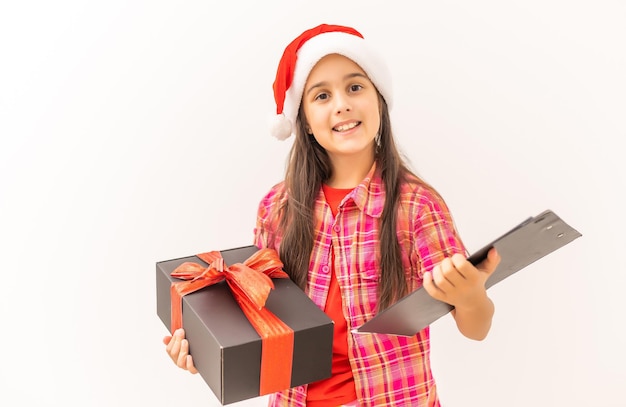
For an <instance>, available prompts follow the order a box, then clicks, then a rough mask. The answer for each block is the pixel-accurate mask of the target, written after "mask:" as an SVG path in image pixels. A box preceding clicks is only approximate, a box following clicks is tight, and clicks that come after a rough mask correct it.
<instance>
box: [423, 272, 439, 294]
mask: <svg viewBox="0 0 626 407" xmlns="http://www.w3.org/2000/svg"><path fill="white" fill-rule="evenodd" d="M422 285H423V286H424V289H425V290H426V292H427V293H428V294H429V295H430V296H431V297H433V298H435V299H441V296H442V295H443V292H442V291H441V290H440V289H439V288H438V287H437V286H436V285H435V282H434V281H433V274H432V272H430V271H427V272H425V273H424V277H423V281H422Z"/></svg>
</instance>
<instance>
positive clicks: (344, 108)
mask: <svg viewBox="0 0 626 407" xmlns="http://www.w3.org/2000/svg"><path fill="white" fill-rule="evenodd" d="M335 103H336V109H337V114H341V112H349V111H350V109H351V106H350V102H349V100H348V97H347V96H345V95H338V96H336V97H335Z"/></svg>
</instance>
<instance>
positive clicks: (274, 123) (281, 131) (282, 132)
mask: <svg viewBox="0 0 626 407" xmlns="http://www.w3.org/2000/svg"><path fill="white" fill-rule="evenodd" d="M270 134H271V135H272V136H274V137H276V138H277V139H279V140H286V139H288V138H289V136H291V122H290V121H289V119H287V118H286V117H285V115H284V114H282V113H281V114H277V115H275V116H274V117H272V119H271V123H270Z"/></svg>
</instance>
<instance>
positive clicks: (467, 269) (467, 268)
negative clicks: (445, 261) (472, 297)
mask: <svg viewBox="0 0 626 407" xmlns="http://www.w3.org/2000/svg"><path fill="white" fill-rule="evenodd" d="M450 262H451V263H452V267H454V268H455V269H456V271H457V272H458V273H459V275H460V276H461V277H462V278H465V279H467V278H468V277H470V276H471V274H472V268H473V267H474V266H472V264H471V263H470V262H469V261H467V259H466V258H465V256H463V255H462V254H460V253H455V254H453V255H452V257H451V258H450Z"/></svg>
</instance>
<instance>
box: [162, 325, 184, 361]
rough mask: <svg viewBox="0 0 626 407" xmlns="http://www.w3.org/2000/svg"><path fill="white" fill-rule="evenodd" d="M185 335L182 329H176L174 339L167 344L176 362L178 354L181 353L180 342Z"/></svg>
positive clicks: (167, 348) (168, 350)
mask: <svg viewBox="0 0 626 407" xmlns="http://www.w3.org/2000/svg"><path fill="white" fill-rule="evenodd" d="M184 335H185V334H184V333H183V330H182V329H178V330H176V332H174V335H173V336H172V340H171V341H170V343H168V344H167V346H166V348H165V349H166V350H167V353H169V355H170V357H171V358H172V360H173V361H174V362H176V359H177V358H178V354H179V353H180V343H181V341H182V340H183V338H184Z"/></svg>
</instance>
